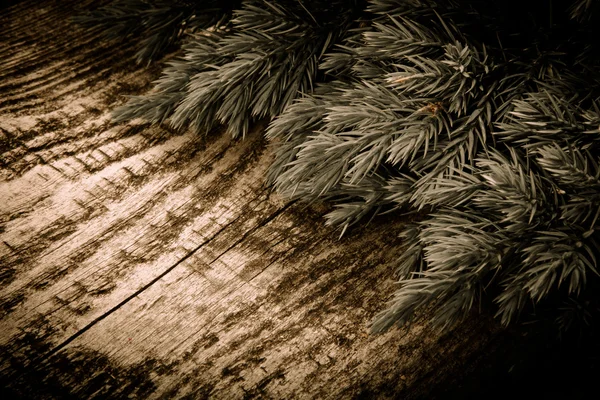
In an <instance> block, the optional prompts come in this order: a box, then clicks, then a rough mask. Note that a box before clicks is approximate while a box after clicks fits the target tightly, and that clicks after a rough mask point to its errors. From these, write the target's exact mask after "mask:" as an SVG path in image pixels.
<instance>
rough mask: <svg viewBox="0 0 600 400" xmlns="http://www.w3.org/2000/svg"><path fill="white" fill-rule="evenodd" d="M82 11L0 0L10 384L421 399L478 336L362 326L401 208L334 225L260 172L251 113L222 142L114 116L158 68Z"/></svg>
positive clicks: (2, 261)
mask: <svg viewBox="0 0 600 400" xmlns="http://www.w3.org/2000/svg"><path fill="white" fill-rule="evenodd" d="M84 6H85V4H81V3H78V2H74V3H73V2H65V1H45V2H43V3H40V2H21V3H20V4H18V5H15V6H13V7H10V8H6V9H3V10H1V11H0V12H1V16H0V152H1V157H0V166H1V170H0V268H1V269H0V318H1V319H0V346H1V348H0V383H1V384H2V387H3V390H4V391H5V392H4V393H7V394H8V395H10V396H18V397H32V398H63V397H69V398H95V397H110V398H122V397H137V398H180V397H188V398H207V397H210V398H227V399H228V398H251V397H262V398H357V397H361V396H363V397H378V398H391V397H400V398H411V397H414V398H416V397H419V396H425V397H426V396H427V393H429V390H430V389H431V388H432V387H433V386H434V384H435V382H437V381H438V380H440V379H445V377H447V376H448V375H450V374H456V373H457V371H459V370H460V371H462V370H463V369H465V368H467V366H468V360H469V357H471V356H472V355H473V357H474V355H476V354H478V351H480V350H481V349H482V348H484V347H485V346H490V343H491V341H492V339H493V338H494V334H493V333H492V332H489V331H488V330H487V328H486V327H484V326H483V324H481V325H476V324H474V323H473V324H470V325H469V326H467V325H465V326H464V327H463V328H461V329H460V330H459V331H456V332H453V333H451V334H450V335H447V336H445V337H441V338H440V337H439V335H438V334H436V333H435V332H434V331H432V330H431V329H429V328H428V327H427V326H425V325H423V324H415V325H414V326H413V327H412V328H411V329H409V330H392V331H390V332H388V333H386V334H384V335H377V336H373V335H369V334H368V333H367V332H368V323H369V321H370V320H371V318H372V317H373V316H374V314H375V313H376V312H377V311H378V310H381V308H382V307H384V305H385V301H386V300H387V299H388V298H389V297H390V296H391V294H392V291H393V275H392V265H393V260H394V258H395V257H396V256H397V254H396V253H395V252H394V251H390V250H389V249H390V248H393V245H394V244H396V242H397V240H398V239H397V238H396V233H395V232H397V230H398V227H399V225H400V224H401V223H402V222H401V221H392V220H384V219H379V220H378V221H376V223H374V224H372V225H370V226H369V227H366V228H365V227H363V228H358V229H356V230H355V231H354V232H351V233H350V234H349V235H347V236H346V237H345V238H344V239H342V240H338V238H337V236H338V235H337V233H336V232H334V231H332V230H331V229H328V228H326V227H324V225H323V219H322V218H321V216H322V214H323V213H324V210H323V209H320V208H318V207H317V208H315V207H313V208H305V207H304V206H302V205H299V204H290V203H286V202H284V201H282V200H281V199H279V198H278V197H277V196H276V195H274V194H272V193H271V192H270V191H269V190H268V189H267V188H265V187H264V175H265V170H266V169H267V167H268V165H269V162H270V161H271V159H272V155H271V151H270V150H269V147H268V145H267V144H266V143H265V142H264V141H263V139H262V136H261V127H260V126H259V127H257V128H256V129H255V131H254V132H253V133H252V134H251V135H249V137H247V138H246V139H245V140H241V141H232V140H231V139H230V138H229V135H227V134H223V133H222V132H217V133H214V134H211V135H208V136H206V137H203V136H199V135H194V134H191V133H183V134H181V133H177V132H173V131H170V130H168V129H166V128H164V127H149V126H145V125H140V124H126V125H115V124H113V123H112V122H111V120H110V115H109V113H110V110H111V109H112V108H113V107H114V106H115V105H117V104H119V103H121V102H123V97H122V96H121V95H122V94H131V93H140V92H143V91H145V90H148V89H149V88H150V84H149V82H151V80H152V79H154V78H156V77H157V73H158V71H159V70H160V69H159V66H153V67H151V68H149V69H147V68H141V67H139V66H136V65H135V64H134V62H133V61H132V54H133V52H134V51H133V49H132V47H131V46H130V45H128V44H127V43H124V44H121V45H119V46H115V45H114V44H111V43H106V42H103V41H101V40H99V38H98V35H97V33H93V32H92V33H90V32H84V31H82V30H80V29H78V28H77V27H75V26H73V25H72V24H70V23H69V21H68V18H69V16H71V15H73V13H74V12H77V8H78V7H84ZM383 249H387V250H383ZM457 355H460V357H457ZM4 398H6V397H4Z"/></svg>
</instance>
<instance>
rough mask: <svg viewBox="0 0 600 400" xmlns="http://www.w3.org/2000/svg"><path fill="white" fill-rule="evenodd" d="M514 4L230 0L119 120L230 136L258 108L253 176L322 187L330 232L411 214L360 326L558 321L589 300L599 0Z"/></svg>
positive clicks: (567, 322)
mask: <svg viewBox="0 0 600 400" xmlns="http://www.w3.org/2000/svg"><path fill="white" fill-rule="evenodd" d="M521 3H522V2H521ZM521 3H519V4H521ZM516 4H517V2H514V1H505V2H487V1H481V2H477V1H475V2H463V1H451V0H447V1H429V0H411V1H402V0H370V1H368V2H367V3H366V4H362V3H359V2H347V1H341V0H340V1H336V0H332V1H327V2H326V1H322V0H319V1H317V0H314V1H292V0H289V1H279V2H277V3H275V2H267V1H264V0H245V1H242V2H241V3H240V5H239V7H234V9H233V11H231V15H232V17H231V18H230V19H228V18H224V19H222V20H220V22H214V21H213V22H211V23H212V24H213V25H212V26H211V27H210V28H209V29H208V28H207V29H204V30H200V29H196V30H192V32H189V35H188V41H187V43H186V44H185V45H184V46H183V49H182V52H183V55H182V56H181V57H180V58H178V59H176V60H175V61H172V62H171V63H169V64H168V65H167V67H166V68H165V70H164V72H163V75H162V77H161V78H160V79H159V80H158V81H157V82H156V86H155V89H154V90H153V91H152V92H151V93H149V94H147V95H144V96H138V97H133V98H131V99H130V101H129V102H128V103H127V104H125V105H124V106H122V107H121V108H119V109H117V110H116V111H115V118H116V119H117V120H119V121H123V120H127V119H131V118H140V117H141V118H144V119H146V120H148V121H150V122H152V123H169V124H171V125H172V126H174V127H175V128H178V129H184V128H191V129H192V130H194V131H197V132H206V131H207V130H209V129H210V128H212V127H213V126H214V125H215V124H225V125H227V126H228V128H229V130H230V133H231V134H232V135H233V136H238V135H241V136H243V135H244V134H245V133H246V132H247V131H248V129H249V126H250V125H251V124H252V122H253V121H256V120H258V119H263V118H268V119H270V120H271V123H270V125H269V127H268V129H267V132H266V135H267V137H268V138H269V139H270V140H271V141H272V142H273V143H275V144H276V146H275V151H276V159H275V161H274V163H273V165H272V167H271V170H270V172H269V175H268V177H267V178H268V181H269V183H271V184H273V185H274V187H275V189H276V190H277V191H278V192H279V193H281V194H282V195H283V196H284V197H286V198H290V199H300V200H303V201H307V202H312V201H329V202H331V203H333V204H334V205H335V208H334V210H333V211H332V212H330V213H329V214H328V215H327V223H328V224H331V225H334V226H339V227H340V229H341V234H342V235H343V234H344V232H345V231H346V230H347V229H348V228H349V227H350V226H352V225H354V224H356V223H358V222H360V221H364V220H365V218H372V217H373V216H375V215H376V214H378V213H382V212H386V213H393V214H397V215H402V214H407V213H414V212H416V211H418V212H419V213H420V215H422V219H421V220H420V221H419V222H416V223H412V224H409V225H407V226H406V228H405V229H404V230H403V231H402V232H398V236H399V238H401V241H402V243H403V246H404V253H403V255H402V256H401V257H400V259H399V260H398V264H397V265H398V267H397V271H396V272H397V276H398V290H397V292H396V294H395V296H394V297H393V299H392V300H391V301H390V303H389V306H388V308H387V309H386V310H385V311H383V312H382V313H380V314H379V315H378V316H377V317H376V319H375V322H374V324H373V329H374V330H375V331H381V330H384V329H387V328H389V327H390V326H392V325H394V324H403V323H407V322H409V321H410V320H411V319H412V318H413V317H414V315H415V313H416V312H418V311H419V310H420V309H423V308H426V307H434V309H435V313H434V317H433V319H434V322H435V323H436V324H438V325H439V326H442V327H447V326H451V325H453V324H455V323H456V322H458V321H460V320H461V319H462V318H463V317H464V316H465V315H466V314H467V313H469V312H470V310H472V309H473V308H474V307H479V306H482V305H483V304H489V303H492V304H493V306H494V307H495V308H496V311H497V317H498V318H499V319H500V320H501V321H502V322H503V323H505V324H509V323H513V322H515V321H517V320H518V319H519V318H525V319H527V318H530V317H531V315H534V314H535V313H538V314H539V315H542V314H543V315H552V318H554V319H555V320H556V322H557V324H558V325H559V326H560V327H561V328H567V327H569V326H573V324H574V323H573V321H574V319H575V318H580V320H584V321H586V322H588V321H590V319H591V317H590V316H591V315H593V314H594V313H597V311H599V310H600V308H599V305H598V301H597V300H596V297H597V296H595V295H594V291H595V289H596V288H597V286H598V281H599V280H598V271H597V262H596V256H597V254H598V250H599V247H598V233H597V228H596V224H597V221H598V216H599V215H600V168H599V167H598V163H599V160H598V154H599V150H600V148H599V135H598V134H599V133H600V128H599V127H600V102H599V98H600V74H598V67H599V66H600V65H599V58H598V54H599V53H598V49H597V48H596V47H595V46H596V45H595V43H590V42H589V41H588V40H587V38H588V37H589V36H590V35H593V34H596V33H597V31H596V29H597V28H596V26H597V25H598V24H597V23H596V22H597V21H595V18H596V17H595V15H596V14H593V10H594V9H595V7H596V3H595V2H592V1H581V0H577V1H563V2H553V5H554V8H553V9H548V8H541V9H540V7H545V5H547V3H546V2H543V1H539V2H531V4H530V5H529V7H528V8H527V7H524V6H523V7H521V8H520V11H522V12H520V13H516V14H515V12H514V10H515V7H514V6H515V5H516ZM103 12H104V13H107V11H103ZM111 15H112V14H111ZM211 15H212V14H211ZM214 15H220V16H223V15H228V14H227V12H225V11H223V10H222V9H221V11H219V12H217V13H215V14H214ZM169 21H171V20H169ZM206 21H208V19H207V20H206ZM211 21H212V20H211ZM169 24H170V23H169ZM148 26H155V25H153V24H149V25H148ZM149 30H150V31H153V29H149ZM152 54H155V52H152ZM543 310H551V313H550V314H546V313H545V311H543ZM523 314H526V315H525V316H523Z"/></svg>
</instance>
